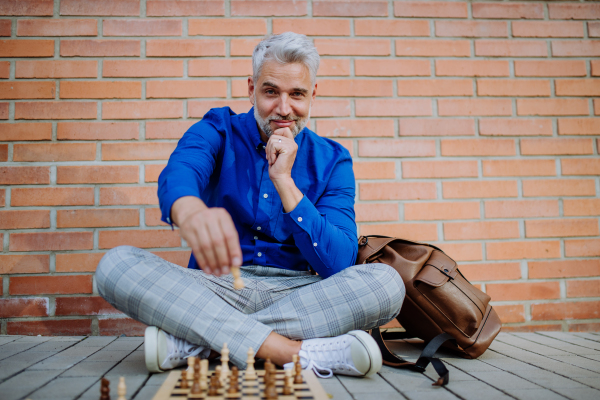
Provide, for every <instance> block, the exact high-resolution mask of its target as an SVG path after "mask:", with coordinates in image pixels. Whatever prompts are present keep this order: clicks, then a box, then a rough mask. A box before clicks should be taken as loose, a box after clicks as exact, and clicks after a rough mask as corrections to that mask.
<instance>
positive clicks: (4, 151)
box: [0, 144, 8, 162]
mask: <svg viewBox="0 0 600 400" xmlns="http://www.w3.org/2000/svg"><path fill="white" fill-rule="evenodd" d="M1 161H8V145H7V144H0V162H1Z"/></svg>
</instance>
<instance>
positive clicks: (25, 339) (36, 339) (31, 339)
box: [19, 336, 52, 343]
mask: <svg viewBox="0 0 600 400" xmlns="http://www.w3.org/2000/svg"><path fill="white" fill-rule="evenodd" d="M50 339H52V336H21V338H20V339H19V342H20V343H44V342H47V341H48V340H50Z"/></svg>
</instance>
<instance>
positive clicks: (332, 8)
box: [294, 0, 388, 32]
mask: <svg viewBox="0 0 600 400" xmlns="http://www.w3.org/2000/svg"><path fill="white" fill-rule="evenodd" d="M312 15H313V16H314V17H387V16H388V5H387V2H385V1H372V0H367V1H356V0H348V1H339V2H337V1H336V2H330V1H326V0H325V1H319V0H316V1H314V2H313V5H312ZM294 32H296V31H294Z"/></svg>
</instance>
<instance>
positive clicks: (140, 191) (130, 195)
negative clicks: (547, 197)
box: [100, 186, 158, 206]
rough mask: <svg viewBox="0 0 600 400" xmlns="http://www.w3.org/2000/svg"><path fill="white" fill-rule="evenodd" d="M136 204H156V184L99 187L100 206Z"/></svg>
mask: <svg viewBox="0 0 600 400" xmlns="http://www.w3.org/2000/svg"><path fill="white" fill-rule="evenodd" d="M138 204H151V205H158V196H157V194H156V186H141V187H135V186H134V187H131V186H119V187H102V188H100V205H101V206H119V205H138Z"/></svg>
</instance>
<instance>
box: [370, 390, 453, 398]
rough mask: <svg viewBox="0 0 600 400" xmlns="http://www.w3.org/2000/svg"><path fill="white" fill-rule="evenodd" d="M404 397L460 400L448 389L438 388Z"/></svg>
mask: <svg viewBox="0 0 600 400" xmlns="http://www.w3.org/2000/svg"><path fill="white" fill-rule="evenodd" d="M402 395H403V396H405V397H406V398H408V399H409V400H454V399H459V397H457V396H455V395H454V394H453V393H452V392H450V391H448V390H446V389H443V388H437V389H435V390H428V391H408V392H402ZM378 397H379V396H378ZM395 398H396V399H402V398H403V397H402V396H400V397H395ZM367 400H368V399H367Z"/></svg>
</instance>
